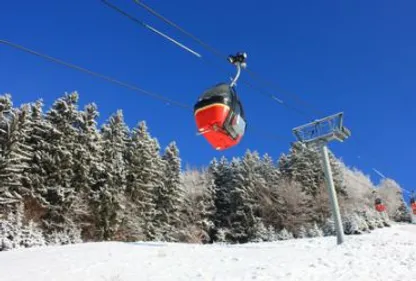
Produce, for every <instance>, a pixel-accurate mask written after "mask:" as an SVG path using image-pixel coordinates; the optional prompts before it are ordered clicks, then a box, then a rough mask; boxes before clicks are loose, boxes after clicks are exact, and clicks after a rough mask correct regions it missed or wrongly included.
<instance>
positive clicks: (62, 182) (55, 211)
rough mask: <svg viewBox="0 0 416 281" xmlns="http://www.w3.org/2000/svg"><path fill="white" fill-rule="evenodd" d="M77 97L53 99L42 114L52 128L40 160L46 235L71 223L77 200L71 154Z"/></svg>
mask: <svg viewBox="0 0 416 281" xmlns="http://www.w3.org/2000/svg"><path fill="white" fill-rule="evenodd" d="M77 107H78V94H77V93H76V92H73V93H70V94H65V95H64V96H63V97H61V98H59V99H57V100H56V101H55V102H54V103H53V105H52V107H51V108H50V110H49V111H48V112H47V113H46V116H45V118H46V120H47V121H48V122H49V123H50V124H51V125H52V130H51V131H49V134H50V135H49V136H48V141H47V143H44V144H46V146H45V149H46V151H45V154H44V155H42V156H46V157H45V158H44V159H42V160H43V161H42V164H41V165H42V168H43V169H44V174H43V175H44V176H45V178H46V179H45V181H44V184H45V188H46V194H43V197H44V199H45V200H46V201H47V202H48V209H47V213H46V214H45V217H44V226H45V227H46V229H47V232H48V233H49V232H52V231H54V230H56V231H59V230H62V229H64V228H65V227H66V225H67V224H71V223H72V222H73V219H74V218H73V217H72V216H71V214H70V213H71V208H72V204H73V203H74V202H76V200H77V199H78V198H77V197H78V194H77V190H76V189H75V188H74V186H72V180H73V178H74V170H73V168H74V155H73V152H74V150H75V149H76V147H77V145H78V144H77V135H78V126H79V120H80V112H79V111H78V109H77Z"/></svg>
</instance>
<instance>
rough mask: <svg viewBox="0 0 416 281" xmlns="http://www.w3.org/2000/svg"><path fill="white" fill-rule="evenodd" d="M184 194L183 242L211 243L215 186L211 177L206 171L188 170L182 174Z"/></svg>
mask: <svg viewBox="0 0 416 281" xmlns="http://www.w3.org/2000/svg"><path fill="white" fill-rule="evenodd" d="M182 184H183V189H184V192H185V195H184V204H185V209H186V211H185V212H186V220H185V222H186V224H187V225H188V226H187V227H186V229H185V230H184V232H185V233H184V235H185V238H184V240H185V241H187V240H191V241H198V242H205V243H207V242H212V241H213V237H210V233H212V231H213V228H214V227H215V226H214V223H213V221H212V220H213V216H214V214H215V204H214V197H215V193H214V192H215V186H214V178H213V176H212V175H211V174H210V173H209V172H208V171H206V170H204V169H202V170H197V169H190V168H188V169H187V170H185V171H184V172H183V173H182Z"/></svg>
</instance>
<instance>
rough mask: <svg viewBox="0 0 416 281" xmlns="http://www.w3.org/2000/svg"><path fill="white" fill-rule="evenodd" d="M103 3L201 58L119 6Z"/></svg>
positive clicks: (195, 53)
mask: <svg viewBox="0 0 416 281" xmlns="http://www.w3.org/2000/svg"><path fill="white" fill-rule="evenodd" d="M101 2H103V3H104V4H105V5H107V6H108V7H110V8H112V9H113V10H115V11H117V12H119V13H121V14H122V15H124V16H125V17H128V18H129V19H131V20H132V21H134V22H136V23H138V24H140V25H141V26H143V27H144V28H147V29H149V30H150V31H152V32H154V33H156V34H158V35H160V36H162V37H163V38H165V39H167V40H169V41H171V42H173V43H174V44H176V45H177V46H179V47H181V48H182V49H185V50H186V51H188V52H190V53H191V54H193V55H195V56H197V57H199V58H200V57H201V55H200V54H199V53H197V52H195V51H194V50H192V49H190V48H188V47H187V46H185V45H183V44H182V43H179V42H178V41H176V40H175V39H173V38H172V37H169V36H168V35H166V34H164V33H163V32H161V31H159V30H157V29H156V28H154V27H152V26H150V25H148V24H146V23H144V22H143V21H141V20H138V19H137V18H135V17H133V16H131V15H129V14H127V13H126V12H124V11H123V10H121V9H120V8H118V7H117V6H115V5H113V4H111V3H110V2H108V1H106V0H101Z"/></svg>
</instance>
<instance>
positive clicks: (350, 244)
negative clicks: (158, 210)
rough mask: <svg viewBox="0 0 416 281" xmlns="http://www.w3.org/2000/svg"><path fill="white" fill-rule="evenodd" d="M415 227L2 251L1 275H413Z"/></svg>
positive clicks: (111, 280)
mask: <svg viewBox="0 0 416 281" xmlns="http://www.w3.org/2000/svg"><path fill="white" fill-rule="evenodd" d="M415 276H416V225H403V224H397V225H393V226H392V227H391V228H384V229H378V230H375V231H373V232H372V233H371V234H363V235H357V236H346V242H345V243H344V244H342V245H340V246H337V245H336V238H335V237H324V238H312V239H299V240H288V241H278V242H270V243H252V244H245V245H219V244H216V245H195V244H173V243H122V242H121V243H120V242H102V243H85V244H78V245H68V246H59V247H44V248H29V249H19V250H13V251H8V252H0V280H2V281H12V280H19V281H23V280H25V281H26V280H27V281H40V280H42V281H46V280H48V281H52V280H57V281H58V280H59V281H68V280H77V281H83V280H88V281H133V280H134V281H139V280H140V281H145V280H160V281H164V280H166V281H173V280H184V281H189V280H216V281H219V280H224V281H232V280H262V281H263V280H264V281H266V280H307V281H312V280H317V281H318V280H319V281H323V280H331V281H335V280H348V281H353V280H360V281H364V280H372V281H374V280H389V281H393V280H400V281H403V280H414V278H415Z"/></svg>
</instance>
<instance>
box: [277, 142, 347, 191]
mask: <svg viewBox="0 0 416 281" xmlns="http://www.w3.org/2000/svg"><path fill="white" fill-rule="evenodd" d="M329 158H330V164H331V168H332V176H333V180H334V185H335V189H336V191H337V193H339V194H340V195H343V196H346V192H345V185H344V184H343V174H342V170H341V164H340V160H338V159H336V158H335V156H334V154H333V153H332V152H331V151H329ZM278 166H279V171H280V172H281V174H282V176H284V177H287V178H289V179H291V180H295V181H297V182H299V183H301V185H302V188H303V190H304V191H305V192H306V194H310V195H312V196H314V197H315V196H316V194H317V193H318V190H319V186H320V185H321V184H322V183H325V177H324V172H323V168H322V161H321V156H320V154H319V152H318V151H316V150H313V149H308V148H304V147H302V146H300V145H299V144H298V143H294V144H293V145H292V147H291V149H290V152H289V154H287V155H285V154H282V155H281V157H280V158H279V165H278Z"/></svg>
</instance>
